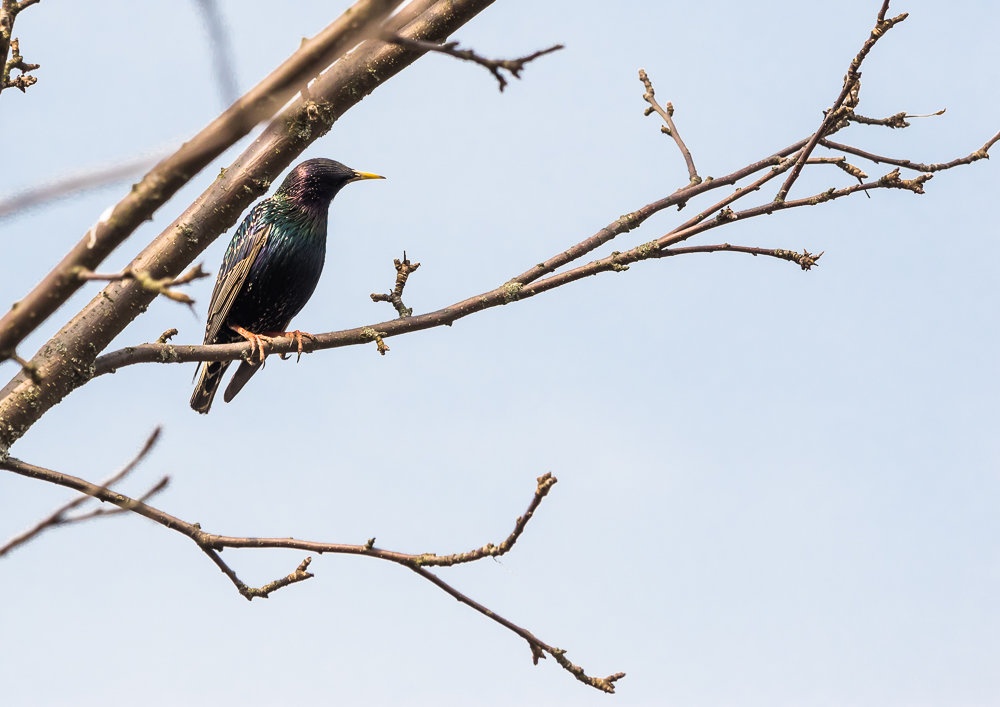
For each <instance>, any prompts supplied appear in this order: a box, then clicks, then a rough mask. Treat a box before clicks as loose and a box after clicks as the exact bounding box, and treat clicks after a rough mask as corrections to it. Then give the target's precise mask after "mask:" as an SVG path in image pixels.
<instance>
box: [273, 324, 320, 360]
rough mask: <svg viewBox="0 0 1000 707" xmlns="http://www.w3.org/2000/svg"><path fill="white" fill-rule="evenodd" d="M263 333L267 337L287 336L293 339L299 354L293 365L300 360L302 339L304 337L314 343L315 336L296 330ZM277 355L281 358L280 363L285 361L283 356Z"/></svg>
mask: <svg viewBox="0 0 1000 707" xmlns="http://www.w3.org/2000/svg"><path fill="white" fill-rule="evenodd" d="M264 333H265V334H266V335H267V336H287V337H288V338H289V339H295V343H296V344H298V352H299V353H298V356H296V357H295V363H298V362H299V361H300V360H301V359H302V337H303V336H304V337H306V338H307V339H312V340H313V341H316V337H315V336H313V335H312V334H310V333H308V332H305V331H299V330H298V329H296V330H295V331H266V332H264ZM278 355H279V356H281V360H282V361H284V360H285V358H286V355H285V354H278Z"/></svg>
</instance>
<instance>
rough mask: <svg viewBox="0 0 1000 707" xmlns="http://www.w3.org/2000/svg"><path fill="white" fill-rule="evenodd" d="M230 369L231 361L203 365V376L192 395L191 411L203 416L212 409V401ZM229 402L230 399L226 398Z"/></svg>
mask: <svg viewBox="0 0 1000 707" xmlns="http://www.w3.org/2000/svg"><path fill="white" fill-rule="evenodd" d="M227 368H229V361H213V362H211V363H203V364H202V365H201V376H200V377H199V378H198V384H197V385H196V386H195V387H194V393H192V394H191V409H192V410H195V411H197V412H200V413H202V414H203V415H204V414H205V413H207V412H208V411H209V409H210V408H211V407H212V400H213V398H215V393H216V391H217V390H218V389H219V384H220V383H222V374H223V373H225V372H226V369H227ZM226 401H227V402H228V401H229V398H228V397H227V398H226Z"/></svg>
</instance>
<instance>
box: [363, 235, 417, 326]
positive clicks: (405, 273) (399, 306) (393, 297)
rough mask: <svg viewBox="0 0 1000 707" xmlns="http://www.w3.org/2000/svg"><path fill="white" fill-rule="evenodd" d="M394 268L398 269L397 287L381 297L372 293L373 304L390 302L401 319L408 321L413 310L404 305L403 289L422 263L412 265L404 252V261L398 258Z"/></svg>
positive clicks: (395, 260) (394, 262) (394, 261)
mask: <svg viewBox="0 0 1000 707" xmlns="http://www.w3.org/2000/svg"><path fill="white" fill-rule="evenodd" d="M392 264H393V266H395V268H396V285H395V287H393V288H392V292H389V293H388V294H384V295H380V294H376V293H374V292H373V293H372V295H371V298H372V302H389V303H390V304H392V306H393V307H395V308H396V312H398V313H399V318H400V319H406V318H407V317H408V316H410V315H411V314H413V309H411V308H410V307H407V306H406V305H405V304H403V288H404V287H406V281H407V280H408V279H409V277H410V273H412V272H414V271H415V270H416V269H417V268H419V267H420V263H410V261H409V259H408V258H407V257H406V251H405V250H404V251H403V259H402V260H400V259H399V258H396V259H394V260H393V261H392Z"/></svg>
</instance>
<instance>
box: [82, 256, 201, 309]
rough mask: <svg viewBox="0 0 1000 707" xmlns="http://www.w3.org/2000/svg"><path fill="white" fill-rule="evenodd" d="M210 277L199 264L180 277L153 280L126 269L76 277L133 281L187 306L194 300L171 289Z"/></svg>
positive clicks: (107, 280)
mask: <svg viewBox="0 0 1000 707" xmlns="http://www.w3.org/2000/svg"><path fill="white" fill-rule="evenodd" d="M210 276H211V273H208V272H205V270H204V269H203V268H202V267H201V263H199V264H198V265H195V266H194V267H193V268H191V269H190V270H188V271H187V272H186V273H184V274H183V275H181V276H180V277H163V278H153V277H150V276H149V273H145V272H137V271H135V270H132V269H131V268H126V269H125V270H122V271H121V272H119V273H98V272H90V271H89V270H79V271H77V277H79V278H80V279H81V280H101V281H105V282H114V281H115V280H135V281H136V282H138V283H139V284H140V285H142V287H143V288H144V289H146V290H149V291H150V292H156V293H157V294H161V295H163V296H164V297H167V298H169V299H172V300H173V301H174V302H180V303H182V304H186V305H189V306H190V305H193V304H194V300H193V299H191V297H189V296H188V295H186V294H184V293H183V292H177V291H176V290H174V289H173V288H174V287H178V286H180V285H186V284H188V283H190V282H194V281H195V280H200V279H201V278H204V277H210Z"/></svg>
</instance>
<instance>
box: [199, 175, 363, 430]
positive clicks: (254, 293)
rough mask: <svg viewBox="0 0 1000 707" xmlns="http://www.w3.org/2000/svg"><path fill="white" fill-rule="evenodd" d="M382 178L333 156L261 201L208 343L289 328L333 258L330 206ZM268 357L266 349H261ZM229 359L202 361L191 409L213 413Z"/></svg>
mask: <svg viewBox="0 0 1000 707" xmlns="http://www.w3.org/2000/svg"><path fill="white" fill-rule="evenodd" d="M359 179H380V177H378V175H374V174H367V173H364V172H355V171H354V170H353V169H350V168H349V167H345V166H344V165H342V164H340V163H339V162H334V161H333V160H327V159H313V160H307V161H305V162H303V163H301V164H299V165H298V166H296V167H295V168H294V169H293V170H292V171H291V172H290V173H289V175H288V176H287V177H286V178H285V181H284V182H282V184H281V186H280V187H279V188H278V190H277V191H276V192H275V194H274V196H272V197H271V198H269V199H265V200H263V201H261V202H260V203H258V204H257V205H256V206H254V207H253V209H252V210H251V211H250V213H249V214H247V216H246V218H244V219H243V223H241V224H240V227H239V228H238V229H237V230H236V233H235V234H234V235H233V238H232V240H231V241H230V242H229V247H228V248H227V249H226V254H225V257H224V258H223V259H222V267H221V268H220V269H219V275H218V278H217V279H216V282H215V289H214V290H213V292H212V301H211V304H209V306H208V323H207V324H206V326H205V343H206V344H226V343H232V342H235V341H241V340H243V339H244V338H246V337H245V335H243V334H241V333H238V332H237V331H236V329H237V328H241V329H243V330H245V331H247V332H251V333H253V334H272V335H273V334H275V333H279V332H284V331H285V330H286V329H287V328H288V325H289V323H290V322H291V320H292V317H294V316H295V315H296V314H298V313H299V311H300V310H301V309H302V308H303V307H304V306H305V304H306V302H308V301H309V298H310V297H311V296H312V293H313V291H314V290H315V289H316V284H317V283H318V282H319V277H320V274H321V273H322V271H323V261H324V259H325V256H326V232H327V226H326V224H327V212H328V210H329V207H330V202H331V201H332V200H333V197H334V196H336V195H337V192H339V191H340V189H341V188H342V187H343V186H344V185H345V184H348V183H349V182H353V181H357V180H359ZM261 359H263V352H261ZM229 363H230V362H228V361H223V362H213V363H206V364H202V368H201V376H200V377H199V379H198V384H197V385H196V386H195V389H194V394H193V395H192V396H191V407H192V408H193V409H195V410H197V411H198V412H201V413H207V412H208V410H209V408H210V407H211V405H212V399H213V398H214V397H215V393H216V391H217V390H218V387H219V384H220V383H221V379H222V374H223V373H225V371H226V368H228V367H229ZM261 365H262V362H261V361H258V362H255V363H250V362H249V361H243V362H241V363H240V366H239V368H238V369H237V371H236V373H235V375H234V376H233V379H232V381H231V382H230V384H229V386H228V387H227V388H226V393H225V395H224V396H223V397H224V399H225V400H226V402H229V401H230V400H232V399H233V397H234V396H235V395H236V394H237V393H238V392H239V391H240V389H241V388H242V387H243V386H244V385H245V384H246V382H247V381H248V380H249V379H250V377H251V376H252V375H253V374H254V373H256V372H257V370H259V368H260V367H261Z"/></svg>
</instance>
